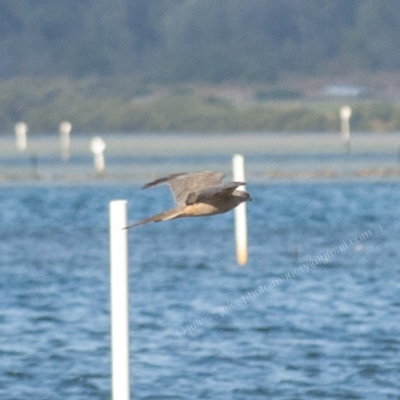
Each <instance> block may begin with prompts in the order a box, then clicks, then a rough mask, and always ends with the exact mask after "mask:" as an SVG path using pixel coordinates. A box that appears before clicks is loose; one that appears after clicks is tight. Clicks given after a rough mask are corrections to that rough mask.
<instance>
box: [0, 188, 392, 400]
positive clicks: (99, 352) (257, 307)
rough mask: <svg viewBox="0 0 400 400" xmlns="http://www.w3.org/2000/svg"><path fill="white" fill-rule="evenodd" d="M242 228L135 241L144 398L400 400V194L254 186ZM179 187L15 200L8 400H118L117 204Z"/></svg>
mask: <svg viewBox="0 0 400 400" xmlns="http://www.w3.org/2000/svg"><path fill="white" fill-rule="evenodd" d="M248 190H249V192H250V193H251V195H252V197H253V202H252V203H249V204H248V220H249V253H250V259H249V263H248V265H247V266H246V267H244V268H242V267H238V266H237V265H236V262H235V255H234V240H233V230H232V226H233V215H232V214H226V215H221V216H217V217H213V218H204V219H200V218H198V219H192V220H190V219H188V220H183V219H182V220H177V221H170V222H167V223H160V224H150V225H147V226H141V227H138V228H136V229H134V230H131V231H130V232H129V247H130V248H129V251H130V327H131V333H130V340H131V355H130V360H131V394H132V398H135V399H168V398H170V399H265V398H269V399H282V400H283V399H285V400H289V399H293V400H294V399H371V400H376V399H379V400H380V399H400V384H399V373H400V358H399V351H400V318H399V317H400V292H399V289H400V283H399V282H400V266H399V255H400V246H399V236H400V216H399V212H398V206H399V203H400V184H399V183H398V182H390V181H387V182H379V183H376V182H362V181H358V182H353V181H349V182H338V181H336V182H325V183H318V182H313V183H304V182H303V183H299V182H297V183H290V182H286V183H273V184H271V183H269V184H268V183H267V184H263V185H252V184H251V182H250V183H249V185H248ZM113 199H127V200H128V201H129V216H130V220H132V221H133V220H137V219H140V218H142V217H145V216H148V215H151V214H152V213H156V212H159V211H161V210H163V209H164V208H167V207H169V206H170V205H171V202H172V201H171V196H170V195H169V193H168V190H167V189H166V188H160V189H153V190H149V191H143V192H142V191H140V190H139V186H127V185H126V186H125V185H122V184H120V185H111V184H91V185H45V184H38V185H28V186H22V185H3V186H2V187H1V188H0V207H1V213H0V238H1V240H0V268H1V280H0V304H1V308H0V355H1V363H0V398H1V399H17V400H20V399H41V400H45V399H109V398H110V319H109V270H108V268H109V262H108V259H109V253H108V240H109V238H108V205H109V201H110V200H113Z"/></svg>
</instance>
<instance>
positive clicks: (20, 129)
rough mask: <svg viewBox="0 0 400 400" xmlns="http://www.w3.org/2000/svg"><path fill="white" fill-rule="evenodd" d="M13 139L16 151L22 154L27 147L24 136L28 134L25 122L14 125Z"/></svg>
mask: <svg viewBox="0 0 400 400" xmlns="http://www.w3.org/2000/svg"><path fill="white" fill-rule="evenodd" d="M14 130H15V139H16V143H15V144H16V147H17V151H19V152H23V151H25V150H26V148H27V147H28V144H27V138H26V134H27V133H28V125H27V124H25V122H18V123H17V124H15V127H14Z"/></svg>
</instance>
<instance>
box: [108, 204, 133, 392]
mask: <svg viewBox="0 0 400 400" xmlns="http://www.w3.org/2000/svg"><path fill="white" fill-rule="evenodd" d="M127 220H128V218H127V201H126V200H115V201H112V202H111V203H110V280H111V286H110V289H111V372H112V385H111V387H112V399H113V400H129V396H130V393H129V392H130V379H129V296H128V290H129V289H128V231H127V230H126V229H123V228H125V227H126V226H127Z"/></svg>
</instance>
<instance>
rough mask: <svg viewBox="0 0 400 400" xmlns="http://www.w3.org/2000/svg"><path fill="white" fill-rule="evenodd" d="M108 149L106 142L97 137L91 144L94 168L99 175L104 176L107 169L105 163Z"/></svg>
mask: <svg viewBox="0 0 400 400" xmlns="http://www.w3.org/2000/svg"><path fill="white" fill-rule="evenodd" d="M105 149H106V144H105V143H104V140H103V139H102V138H101V137H99V136H95V137H94V138H93V139H92V140H91V142H90V150H91V152H92V153H93V154H94V168H95V170H96V172H97V174H98V175H102V174H103V173H104V169H105V162H104V150H105Z"/></svg>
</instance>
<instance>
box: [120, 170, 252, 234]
mask: <svg viewBox="0 0 400 400" xmlns="http://www.w3.org/2000/svg"><path fill="white" fill-rule="evenodd" d="M224 176H225V174H223V173H222V172H212V171H204V172H196V173H180V174H173V175H169V176H167V177H165V178H160V179H156V180H155V181H152V182H150V183H147V184H146V185H144V186H143V188H142V189H147V188H149V187H153V186H156V185H160V184H163V183H166V184H168V185H169V186H170V189H171V191H172V193H173V195H174V198H175V202H176V203H177V205H176V207H174V208H171V209H170V210H167V211H164V212H162V213H160V214H157V215H154V216H153V217H149V218H146V219H144V220H142V221H139V222H136V223H134V224H132V225H129V226H127V227H126V228H125V229H129V228H132V227H134V226H138V225H142V224H147V223H148V222H159V221H168V220H170V219H175V218H184V217H204V216H208V215H215V214H222V213H225V212H227V211H230V210H232V209H233V208H235V207H236V206H238V205H239V204H240V203H243V202H244V201H248V200H249V201H251V197H250V195H249V194H248V193H247V192H244V191H242V190H236V189H237V188H238V187H239V186H242V185H244V184H245V183H244V182H228V183H221V182H222V179H223V178H224Z"/></svg>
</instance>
